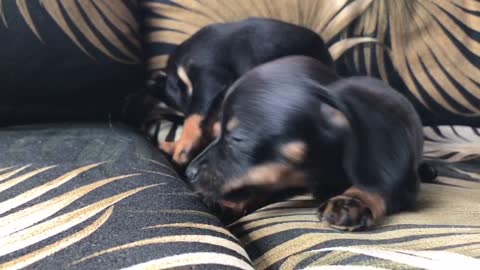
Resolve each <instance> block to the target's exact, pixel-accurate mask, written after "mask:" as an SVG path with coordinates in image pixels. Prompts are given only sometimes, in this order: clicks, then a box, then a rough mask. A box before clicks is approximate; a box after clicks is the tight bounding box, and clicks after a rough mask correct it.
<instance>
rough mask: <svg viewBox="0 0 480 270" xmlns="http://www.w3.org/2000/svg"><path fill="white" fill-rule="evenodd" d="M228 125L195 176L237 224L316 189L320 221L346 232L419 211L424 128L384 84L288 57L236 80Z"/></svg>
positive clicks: (226, 112)
mask: <svg viewBox="0 0 480 270" xmlns="http://www.w3.org/2000/svg"><path fill="white" fill-rule="evenodd" d="M219 117H220V119H221V127H220V134H219V136H218V138H216V139H215V140H214V141H213V142H212V143H211V144H210V145H209V146H208V147H207V148H206V149H205V150H204V151H203V152H202V153H201V154H199V155H198V156H197V157H196V158H195V159H194V160H193V161H192V162H191V163H190V165H189V166H188V167H187V169H186V175H187V177H188V181H189V182H190V183H191V185H192V186H193V188H194V189H195V190H197V191H198V192H199V193H200V194H202V195H203V196H204V198H205V200H206V201H208V202H211V203H214V204H216V205H220V206H221V207H222V208H224V209H225V208H226V209H229V210H230V211H232V212H234V213H236V215H237V216H240V215H242V214H244V213H246V212H250V211H253V210H255V209H257V208H259V207H261V206H262V205H264V204H266V203H268V202H270V201H271V200H273V199H275V195H276V194H279V193H283V192H285V191H287V192H292V191H294V190H297V191H304V190H308V191H310V192H311V193H312V194H313V195H314V196H315V198H316V199H318V201H319V208H318V210H319V217H320V218H321V219H322V220H323V221H325V222H326V223H327V224H329V225H330V226H331V227H333V228H336V229H339V230H348V231H354V230H361V229H366V228H369V227H371V226H373V225H374V224H376V223H377V222H378V221H380V220H381V219H382V218H383V217H384V216H385V215H386V214H391V213H395V212H398V211H401V210H405V209H409V208H411V207H412V206H413V205H414V202H415V198H416V196H417V193H418V189H419V175H418V171H419V168H421V164H422V148H423V135H422V125H421V122H420V119H419V117H418V115H417V113H416V111H415V109H414V107H413V106H412V104H411V103H410V102H409V101H408V100H407V99H406V98H405V97H404V96H402V95H401V94H400V93H398V92H397V91H395V90H394V89H392V88H390V87H389V86H388V85H387V84H385V83H383V82H382V81H380V80H377V79H374V78H369V77H352V78H348V79H341V78H339V77H338V76H337V75H335V73H334V72H333V71H331V69H330V68H329V67H328V66H326V65H324V64H322V63H321V62H319V61H317V60H315V59H313V58H310V57H304V56H291V57H285V58H281V59H278V60H275V61H272V62H269V63H266V64H263V65H261V66H259V67H257V68H254V69H253V70H251V71H249V72H247V73H246V74H245V75H244V76H242V77H241V78H240V79H239V80H238V81H236V82H235V83H234V84H233V85H232V86H231V88H230V89H229V90H228V92H227V94H226V96H225V98H224V100H223V103H222V109H221V115H220V116H219ZM320 203H321V204H320Z"/></svg>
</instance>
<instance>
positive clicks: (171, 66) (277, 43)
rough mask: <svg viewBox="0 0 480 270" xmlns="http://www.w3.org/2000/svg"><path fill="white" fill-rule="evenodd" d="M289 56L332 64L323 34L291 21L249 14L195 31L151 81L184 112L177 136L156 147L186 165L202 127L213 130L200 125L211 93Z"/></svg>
mask: <svg viewBox="0 0 480 270" xmlns="http://www.w3.org/2000/svg"><path fill="white" fill-rule="evenodd" d="M288 55H305V56H310V57H313V58H316V59H318V60H319V61H322V62H323V63H325V64H326V65H329V66H331V65H333V61H332V58H331V56H330V54H329V52H328V49H327V47H326V46H325V44H324V42H323V40H322V38H321V37H320V36H319V35H318V34H316V33H315V32H313V31H311V30H309V29H307V28H304V27H300V26H296V25H293V24H289V23H285V22H281V21H277V20H272V19H263V18H249V19H245V20H241V21H238V22H231V23H222V24H212V25H208V26H206V27H204V28H202V29H200V30H199V31H198V32H197V33H195V34H194V35H192V36H191V37H190V38H189V39H187V40H186V41H184V42H183V43H182V44H180V45H179V46H178V47H177V48H176V49H175V50H174V52H173V53H172V54H171V56H170V58H169V60H168V63H167V67H166V78H164V77H161V76H160V77H158V79H157V80H156V81H157V83H156V85H154V88H155V89H154V92H155V95H156V96H157V97H158V98H160V99H161V100H162V101H163V102H165V103H166V104H167V105H168V106H169V107H171V108H173V109H175V110H177V111H179V112H181V113H183V114H184V115H185V121H184V129H183V131H182V134H181V136H180V138H179V140H178V141H176V142H161V143H160V149H162V150H163V151H164V152H166V153H168V154H171V155H172V159H173V161H174V162H175V163H176V164H177V165H180V166H183V165H185V164H187V163H188V162H189V161H190V160H191V159H192V158H193V157H194V155H195V153H198V151H200V150H201V149H202V148H203V146H202V145H206V142H205V137H204V135H205V134H204V131H205V130H206V131H210V129H209V128H213V127H207V128H201V126H202V125H203V126H205V125H204V124H202V122H203V119H204V118H205V115H206V114H207V110H208V108H210V107H211V106H210V105H211V102H212V100H213V99H214V97H216V96H218V95H219V94H220V95H221V94H222V92H224V91H226V90H227V89H228V87H229V86H230V85H231V84H232V83H233V82H234V81H235V80H236V79H238V78H239V77H240V76H241V75H243V74H244V73H245V72H247V71H248V70H250V69H252V68H253V67H255V66H257V65H259V64H262V63H266V62H268V61H271V60H274V59H278V58H280V57H284V56H288ZM212 132H213V131H212ZM207 141H208V140H207Z"/></svg>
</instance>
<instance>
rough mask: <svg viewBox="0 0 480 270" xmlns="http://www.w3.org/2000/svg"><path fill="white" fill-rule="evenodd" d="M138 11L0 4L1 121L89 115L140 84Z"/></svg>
mask: <svg viewBox="0 0 480 270" xmlns="http://www.w3.org/2000/svg"><path fill="white" fill-rule="evenodd" d="M137 8H138V6H137V3H136V1H133V0H95V1H93V0H81V1H80V0H72V1H61V0H49V1H42V0H29V1H0V40H1V41H2V42H1V43H0V123H1V124H11V123H15V124H17V123H22V122H34V121H41V120H42V121H43V120H64V119H73V118H78V119H85V118H96V117H98V116H99V115H106V114H107V113H108V112H112V111H113V109H114V108H115V105H116V104H117V103H119V102H120V101H121V100H122V98H123V97H124V96H125V95H126V94H127V93H129V92H132V91H134V90H136V89H138V88H139V87H141V86H143V81H144V70H143V63H142V49H141V36H140V32H139V31H140V27H139V24H138V21H137V17H138V12H137Z"/></svg>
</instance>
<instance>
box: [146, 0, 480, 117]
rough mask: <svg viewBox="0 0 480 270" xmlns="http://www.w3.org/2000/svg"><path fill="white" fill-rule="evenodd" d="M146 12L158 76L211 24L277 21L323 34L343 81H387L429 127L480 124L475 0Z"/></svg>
mask: <svg viewBox="0 0 480 270" xmlns="http://www.w3.org/2000/svg"><path fill="white" fill-rule="evenodd" d="M142 7H143V8H144V9H145V13H146V14H147V18H146V19H145V23H146V24H145V27H146V31H147V34H146V42H147V44H148V46H147V52H146V54H147V59H148V68H149V70H150V71H151V72H154V71H156V70H161V69H162V68H164V67H165V64H166V61H167V59H168V54H169V52H171V50H172V49H173V48H174V47H175V45H177V44H179V43H181V42H182V41H184V40H185V39H187V38H188V37H189V36H190V35H192V34H193V33H195V32H196V31H198V29H200V28H201V27H203V26H205V25H207V24H211V23H218V22H227V21H235V20H240V19H243V18H246V17H251V16H258V17H270V18H276V19H280V20H284V21H287V22H290V23H294V24H298V25H301V26H305V27H308V28H311V29H313V30H314V31H316V32H318V33H319V34H320V35H321V36H322V37H323V38H324V40H325V41H326V42H327V44H328V45H329V46H330V51H331V52H332V54H333V56H334V58H336V59H337V66H338V71H339V72H340V73H341V74H342V75H347V76H349V75H372V76H376V77H379V78H382V79H383V80H385V81H387V82H388V83H390V84H391V85H392V86H393V87H394V88H396V89H397V90H399V91H401V92H402V93H404V94H405V95H406V96H407V97H408V98H409V99H410V100H411V101H412V102H413V103H414V104H415V106H416V108H417V110H418V111H419V113H420V114H421V116H422V120H423V121H424V124H472V125H475V124H476V125H478V124H480V51H479V48H480V43H479V34H478V33H479V30H480V24H479V23H478V20H479V15H478V14H479V11H480V5H479V4H478V1H476V0H455V1H453V0H432V1H423V0H398V1H385V0H341V1H331V0H301V1H294V0H275V1H271V0H245V1H244V0H242V1H238V0H222V1H217V0H204V1H195V0H170V1H167V0H144V1H142ZM349 48H351V49H349ZM347 49H348V50H347Z"/></svg>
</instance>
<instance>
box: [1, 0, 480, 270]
mask: <svg viewBox="0 0 480 270" xmlns="http://www.w3.org/2000/svg"><path fill="white" fill-rule="evenodd" d="M427 2H428V3H427ZM453 2H454V1H453V0H432V1H418V0H414V1H413V0H412V1H411V0H399V1H391V2H386V1H383V0H369V1H365V0H349V1H337V2H336V4H331V3H330V4H329V1H327V0H325V1H323V0H318V1H317V0H314V1H292V0H278V1H269V0H249V1H237V0H225V1H215V0H204V1H203V2H200V1H196V0H138V1H136V0H72V1H64V0H48V1H42V0H30V1H13V0H6V1H0V40H1V43H0V126H1V128H0V153H1V158H0V269H124V268H128V269H327V267H336V268H333V269H347V268H346V267H347V266H348V267H349V268H348V269H357V268H358V269H365V267H369V268H368V269H453V268H454V267H456V268H459V269H477V268H479V267H480V266H479V265H480V260H479V259H478V258H479V257H480V249H479V247H480V246H479V243H480V183H479V182H480V128H478V127H480V117H479V115H480V96H479V95H478V93H480V86H479V85H480V81H479V80H478V78H480V69H479V66H480V64H479V63H480V58H479V56H478V45H479V41H478V36H479V35H478V31H479V29H478V26H477V25H475V24H474V22H476V21H478V14H479V12H480V6H479V5H478V3H477V2H475V1H474V0H461V1H457V2H455V3H453ZM398 10H403V11H405V12H404V13H402V14H403V15H404V17H402V16H403V15H402V16H399V15H398V12H397V11H398ZM249 16H263V17H272V18H277V19H281V20H285V21H289V22H292V23H296V24H299V25H303V26H306V27H310V28H312V29H314V30H315V31H317V32H319V33H320V34H321V35H322V37H324V39H326V41H327V44H328V45H329V46H330V50H331V52H332V54H333V55H334V56H335V58H336V61H337V67H338V72H339V73H341V74H343V75H357V74H362V75H372V76H376V77H379V78H382V79H384V80H385V81H387V82H389V83H390V84H391V85H392V86H393V87H395V88H396V89H398V90H399V91H402V92H403V93H404V94H405V95H406V96H407V97H409V98H410V100H412V102H413V103H414V104H415V106H416V108H417V109H418V111H419V112H420V114H421V116H422V120H423V122H424V124H425V127H424V134H425V139H426V144H425V156H426V158H427V159H429V160H432V162H433V163H434V164H435V165H436V167H437V168H438V171H439V174H440V177H439V178H438V180H437V181H436V182H434V183H428V184H423V185H422V193H421V196H420V198H419V204H418V208H417V209H415V210H414V211H410V212H405V213H401V214H399V215H395V216H391V217H388V218H387V219H386V220H385V221H384V222H383V223H382V224H380V226H379V227H378V228H376V229H375V230H373V231H369V232H360V233H340V232H337V231H334V230H331V229H328V228H326V227H325V226H323V225H322V224H321V223H319V222H318V219H317V217H316V212H315V211H316V210H315V203H314V201H313V199H312V198H311V197H310V196H309V195H304V196H297V197H294V198H291V199H289V200H286V201H283V202H278V203H275V204H272V205H269V206H266V207H264V208H262V209H259V210H258V211H256V212H254V213H252V214H249V215H247V216H245V217H243V218H241V219H240V220H238V221H236V222H234V223H232V224H229V225H228V224H222V223H221V222H220V220H219V219H218V218H217V217H216V216H214V215H213V214H212V213H211V212H210V211H209V210H208V209H207V208H206V206H204V205H203V203H202V202H201V200H200V199H199V198H198V197H197V196H196V195H195V194H194V193H193V192H191V190H190V189H189V188H188V187H187V185H186V184H185V183H184V182H183V181H182V179H180V177H179V176H178V175H177V174H176V172H175V171H174V170H173V169H172V167H171V166H170V164H169V162H168V161H167V159H166V158H165V157H164V156H163V155H162V154H161V153H160V151H158V150H157V148H156V147H155V146H154V144H152V143H151V142H150V141H149V140H147V138H146V135H145V134H142V133H141V132H140V131H139V130H138V127H137V126H132V125H131V123H130V122H129V123H128V124H127V123H125V121H123V120H125V119H123V118H122V116H124V115H122V113H124V112H125V111H124V110H123V109H124V108H123V107H122V106H123V105H125V101H126V100H127V97H128V96H131V95H135V94H137V93H139V92H138V91H140V89H142V88H143V87H144V82H145V81H146V79H148V78H149V77H150V74H152V73H154V72H156V71H158V70H161V69H162V68H163V67H164V66H165V63H166V61H167V59H168V54H169V53H170V52H171V50H172V49H173V48H174V47H175V46H176V45H177V44H179V43H180V42H182V41H183V40H184V39H186V38H187V37H188V36H189V35H191V34H192V33H194V32H195V31H196V30H198V29H199V28H200V27H202V26H204V25H207V24H209V23H215V22H224V21H233V20H237V19H241V18H245V17H249ZM405 16H406V17H405ZM405 18H408V19H407V20H405ZM428 19H431V20H430V23H427V20H428ZM399 33H401V34H399ZM420 37H421V38H420ZM372 38H376V39H377V40H379V41H380V42H381V43H383V44H382V46H386V47H387V48H388V49H387V50H385V48H384V47H382V46H376V45H374V44H373V43H372V42H371V39H372ZM459 40H463V41H462V42H463V43H462V44H460V43H459ZM352 45H354V46H353V47H352V48H350V47H351V46H352ZM440 45H443V46H444V47H442V46H440ZM444 48H447V49H449V50H451V52H452V53H450V54H448V55H446V54H445V53H444ZM340 51H342V52H343V53H339V52H340ZM167 118H168V117H167ZM151 124H152V126H151V127H150V129H149V131H151V132H150V133H149V134H147V135H148V136H150V137H152V138H154V139H155V140H157V141H158V140H164V139H168V140H173V139H174V138H175V136H176V135H177V134H179V132H180V131H181V125H179V124H178V123H176V122H174V121H173V122H172V121H169V120H165V119H160V120H158V121H156V122H154V123H151ZM442 267H443V268H442ZM445 267H446V268H445ZM475 267H477V268H475Z"/></svg>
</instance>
